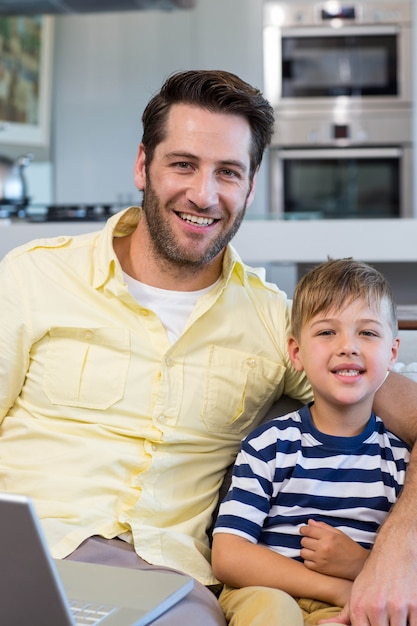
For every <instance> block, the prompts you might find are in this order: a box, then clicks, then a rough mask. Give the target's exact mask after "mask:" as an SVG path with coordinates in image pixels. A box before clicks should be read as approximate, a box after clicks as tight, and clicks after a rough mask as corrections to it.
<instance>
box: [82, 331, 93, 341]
mask: <svg viewBox="0 0 417 626" xmlns="http://www.w3.org/2000/svg"><path fill="white" fill-rule="evenodd" d="M92 336H93V331H92V330H85V331H84V339H91V338H92Z"/></svg>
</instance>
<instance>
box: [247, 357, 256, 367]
mask: <svg viewBox="0 0 417 626" xmlns="http://www.w3.org/2000/svg"><path fill="white" fill-rule="evenodd" d="M246 364H247V366H248V367H250V368H252V367H255V365H256V362H255V359H247V361H246Z"/></svg>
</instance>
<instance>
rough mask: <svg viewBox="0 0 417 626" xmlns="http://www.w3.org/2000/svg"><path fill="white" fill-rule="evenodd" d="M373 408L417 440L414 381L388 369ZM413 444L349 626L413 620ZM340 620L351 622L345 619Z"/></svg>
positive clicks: (416, 572) (416, 478)
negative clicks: (400, 485)
mask: <svg viewBox="0 0 417 626" xmlns="http://www.w3.org/2000/svg"><path fill="white" fill-rule="evenodd" d="M374 409H375V412H376V414H377V415H379V416H380V417H381V418H382V419H383V420H384V422H385V424H386V425H387V427H388V428H389V429H390V430H392V431H393V432H395V433H396V434H397V435H398V436H400V437H401V438H402V439H404V440H405V441H407V442H408V443H410V444H411V445H412V444H414V443H415V441H416V439H417V384H416V383H415V382H413V381H411V380H410V379H408V378H406V377H405V376H403V375H401V374H395V373H391V374H390V375H389V376H388V378H387V380H386V381H385V383H384V384H383V385H382V387H381V388H380V389H379V390H378V393H377V396H376V398H375V405H374ZM416 580H417V445H415V446H414V449H413V451H412V454H411V460H410V464H409V466H408V469H407V475H406V480H405V484H404V487H403V490H402V493H401V496H400V498H399V499H398V501H397V503H396V504H395V506H394V507H393V509H392V511H391V513H390V515H389V516H388V518H387V519H386V521H385V522H384V524H383V525H382V526H381V528H380V531H379V533H378V536H377V539H376V542H375V545H374V547H373V549H372V550H371V553H370V555H369V557H368V559H367V561H366V563H365V565H364V567H363V570H362V571H361V573H360V574H359V575H358V577H357V578H356V580H355V582H354V584H353V588H352V594H351V598H350V601H349V610H348V611H347V612H346V615H348V617H349V618H350V621H351V623H352V626H385V625H386V624H395V626H407V625H408V624H417V585H416ZM342 623H349V621H343V622H342Z"/></svg>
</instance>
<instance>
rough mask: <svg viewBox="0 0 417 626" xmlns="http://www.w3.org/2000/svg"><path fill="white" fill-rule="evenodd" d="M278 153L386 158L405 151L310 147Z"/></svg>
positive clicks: (295, 156) (282, 155)
mask: <svg viewBox="0 0 417 626" xmlns="http://www.w3.org/2000/svg"><path fill="white" fill-rule="evenodd" d="M277 153H278V155H279V157H280V158H281V159H317V158H322V159H370V158H380V159H386V158H398V157H401V156H402V154H403V151H402V149H401V148H308V149H302V150H299V149H298V150H297V149H295V150H294V149H289V150H286V149H279V150H277Z"/></svg>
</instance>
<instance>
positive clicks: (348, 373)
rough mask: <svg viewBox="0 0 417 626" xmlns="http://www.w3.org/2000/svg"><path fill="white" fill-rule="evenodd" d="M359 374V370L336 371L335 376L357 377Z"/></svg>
mask: <svg viewBox="0 0 417 626" xmlns="http://www.w3.org/2000/svg"><path fill="white" fill-rule="evenodd" d="M360 373H361V370H337V372H336V374H341V375H342V376H358V374H360Z"/></svg>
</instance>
